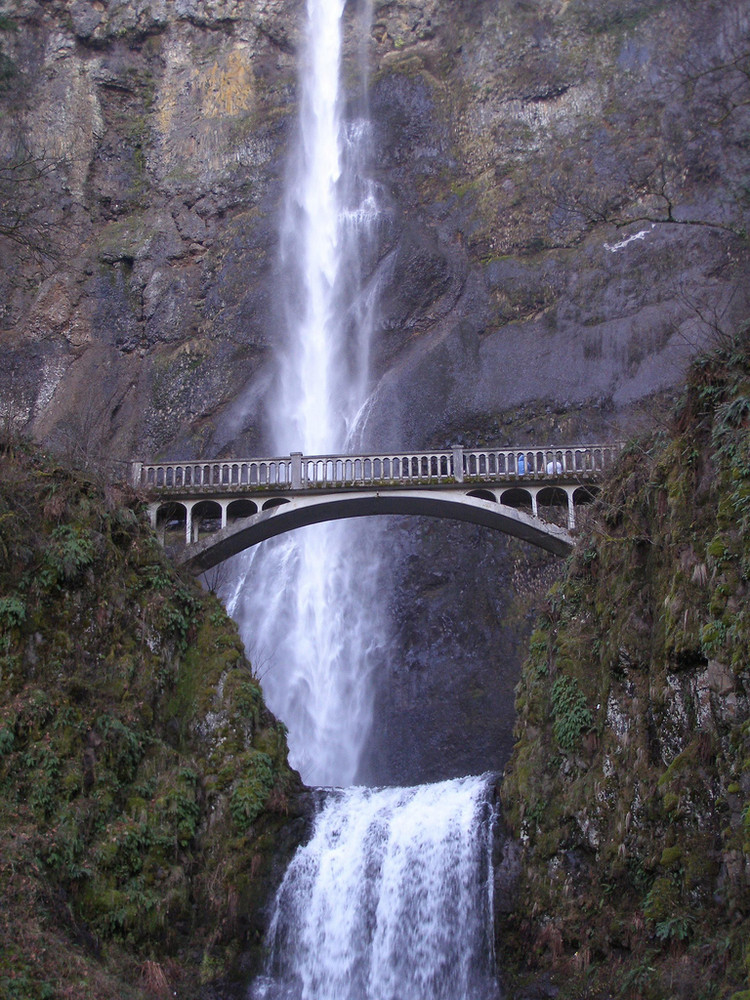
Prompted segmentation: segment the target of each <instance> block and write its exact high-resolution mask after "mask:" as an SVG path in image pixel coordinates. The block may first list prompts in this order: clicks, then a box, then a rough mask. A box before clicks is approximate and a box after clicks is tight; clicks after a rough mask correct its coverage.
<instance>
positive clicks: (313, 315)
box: [228, 0, 384, 785]
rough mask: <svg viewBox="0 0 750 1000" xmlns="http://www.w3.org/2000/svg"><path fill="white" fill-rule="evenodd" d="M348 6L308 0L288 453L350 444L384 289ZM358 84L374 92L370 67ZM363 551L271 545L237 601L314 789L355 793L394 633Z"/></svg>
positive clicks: (283, 447) (289, 211)
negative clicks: (377, 665)
mask: <svg viewBox="0 0 750 1000" xmlns="http://www.w3.org/2000/svg"><path fill="white" fill-rule="evenodd" d="M344 7H345V3H344V0H308V3H307V21H306V44H305V47H304V51H303V53H302V58H301V62H300V74H299V86H300V101H299V107H300V111H299V126H298V134H297V140H296V143H295V144H294V147H293V149H292V150H291V153H290V159H289V164H288V168H287V179H286V191H285V197H284V208H283V213H282V221H281V228H280V246H281V252H280V259H279V283H278V289H277V298H278V301H279V312H280V313H281V315H282V318H283V327H284V330H285V334H284V337H283V339H282V342H281V343H280V345H279V348H278V351H277V356H276V362H277V363H276V373H275V378H274V382H273V390H272V391H271V392H270V393H269V397H268V405H267V416H268V423H269V425H270V428H271V436H272V438H273V444H274V448H275V449H276V451H277V452H279V453H282V454H283V453H285V452H286V453H289V452H291V451H305V452H306V453H307V454H325V453H331V452H337V451H340V450H343V449H345V447H346V446H347V444H348V443H349V442H350V440H351V437H352V434H353V433H354V431H355V428H356V426H357V420H358V416H359V414H360V413H361V412H362V411H363V408H364V404H365V401H366V398H367V391H368V383H369V353H370V338H371V332H372V328H373V322H374V317H375V315H376V309H377V282H376V281H373V280H368V278H367V275H366V274H365V262H366V261H368V260H369V259H370V258H371V256H372V255H371V253H370V250H371V248H372V245H373V241H374V240H375V239H376V236H377V226H378V219H379V215H380V212H379V207H378V198H377V192H376V186H375V184H374V182H373V180H372V177H371V175H370V169H369V168H370V162H371V157H372V149H371V142H370V140H371V129H370V126H369V122H368V120H367V116H366V113H365V112H366V101H365V100H364V99H360V100H358V101H353V102H352V103H351V106H349V107H345V98H344V95H343V94H342V88H341V66H342V18H343V14H344ZM365 7H366V9H369V7H368V5H365ZM363 55H364V49H362V48H361V49H360V57H362V56H363ZM359 75H360V84H359V91H360V92H361V94H365V93H366V76H367V68H366V60H363V59H362V58H361V59H360V67H359ZM357 535H359V538H358V539H357ZM361 544H362V542H361V531H357V529H353V528H352V527H351V526H350V525H343V524H338V525H320V526H315V527H313V528H306V529H304V531H302V532H299V533H298V534H297V535H295V536H290V537H288V538H285V539H284V540H283V541H279V542H274V543H266V544H265V545H264V551H263V552H260V553H258V554H257V555H256V554H252V555H249V556H247V557H245V559H244V561H243V569H242V572H241V573H240V575H239V576H238V578H237V579H236V581H235V584H234V587H233V590H232V593H231V595H230V597H229V600H228V606H229V610H230V613H231V614H232V615H233V616H234V617H235V618H236V619H237V620H238V621H239V623H240V625H241V628H242V631H243V635H244V638H245V641H246V644H247V646H248V649H249V651H250V655H251V657H252V658H253V659H254V660H255V661H256V663H257V665H258V666H259V667H260V672H261V673H263V686H264V691H265V694H266V696H267V699H268V702H269V705H270V706H271V708H272V709H273V711H274V712H275V713H276V714H277V715H278V716H279V717H280V718H281V719H283V721H284V722H285V723H286V724H287V726H288V727H289V746H290V760H291V761H292V763H293V764H294V766H295V767H297V768H298V769H299V770H300V772H301V774H302V777H303V778H304V780H305V781H307V782H308V783H311V784H342V785H343V784H350V783H351V782H352V781H353V780H354V779H355V777H356V773H357V767H358V762H359V756H360V752H361V749H362V746H363V743H364V740H365V739H366V736H367V733H368V730H369V726H370V716H371V704H370V694H369V673H370V670H371V660H372V657H373V655H374V654H375V652H376V651H377V649H378V648H379V646H380V645H381V643H382V642H383V637H384V629H383V627H382V625H380V623H379V620H378V619H379V617H380V616H379V612H378V587H377V569H378V567H377V559H376V558H375V557H374V555H373V558H371V559H369V560H368V564H367V565H366V566H362V565H361V564H360V563H356V565H355V564H353V562H352V560H351V558H350V553H351V549H352V548H353V547H354V546H356V545H361ZM371 548H372V550H373V553H374V550H375V548H376V547H375V546H371ZM251 581H252V585H251ZM259 581H262V583H263V586H264V588H265V593H260V592H259V589H258V586H259ZM278 581H283V586H279V585H278Z"/></svg>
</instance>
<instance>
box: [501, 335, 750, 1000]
mask: <svg viewBox="0 0 750 1000" xmlns="http://www.w3.org/2000/svg"><path fill="white" fill-rule="evenodd" d="M749 358H750V339H749V338H748V334H747V332H746V331H745V332H744V333H743V335H742V336H741V337H740V338H737V339H736V340H734V341H727V342H725V343H724V344H723V345H722V347H721V348H720V349H719V350H718V351H717V352H714V353H712V354H708V355H704V356H702V357H700V358H699V359H698V361H696V363H695V365H694V367H693V369H692V371H691V374H690V377H689V381H688V386H687V389H686V390H685V392H684V393H683V394H682V396H681V398H680V401H679V404H678V406H677V409H676V411H675V414H674V417H673V420H672V422H671V423H670V424H666V425H665V426H664V428H663V429H662V430H661V431H659V432H656V433H654V434H652V435H651V436H650V437H648V438H644V439H640V440H638V441H636V442H635V443H634V444H633V445H632V446H631V447H630V448H629V449H628V451H627V452H626V453H625V454H624V455H623V457H622V459H621V461H620V464H619V467H618V469H617V470H616V474H615V476H614V479H613V481H612V483H611V484H610V485H609V486H608V488H607V489H606V490H605V491H604V492H603V494H602V497H601V500H600V502H599V503H598V504H597V506H596V510H595V515H596V516H595V521H594V523H593V524H592V526H591V530H590V532H589V534H588V536H587V537H585V538H583V539H582V540H581V544H580V547H579V548H578V549H577V551H576V553H575V555H574V556H573V558H572V559H571V562H570V564H569V566H568V567H567V570H566V572H565V574H564V576H563V577H562V578H561V580H560V581H559V582H558V583H557V584H556V586H555V587H553V589H552V590H551V591H550V594H549V599H548V602H547V605H546V607H545V608H544V609H543V613H542V615H541V616H540V618H539V621H538V623H537V627H536V630H535V631H534V633H533V635H532V637H531V645H530V655H529V658H528V660H527V662H526V664H525V666H524V669H523V674H522V680H521V684H520V686H519V691H518V699H517V710H518V722H517V730H516V735H517V744H516V748H515V750H514V753H513V757H512V760H511V763H510V765H509V768H508V771H507V773H506V778H505V782H504V785H503V799H504V803H505V807H506V816H507V818H508V820H509V822H510V824H511V826H512V827H513V832H514V834H515V836H516V837H517V838H518V839H519V846H520V849H521V884H520V886H519V890H518V894H517V899H516V907H517V908H516V911H515V913H514V915H513V916H512V917H511V918H510V919H509V920H506V921H505V923H504V926H503V931H502V936H501V941H502V945H501V946H502V947H503V948H504V949H505V953H506V956H508V958H509V962H510V964H511V965H514V966H515V968H516V971H517V972H520V975H521V978H522V977H523V973H526V974H528V973H529V971H530V970H533V971H534V972H536V973H538V972H539V970H540V969H546V970H551V972H552V974H553V976H554V977H555V980H556V981H558V980H559V982H560V983H561V984H564V988H563V992H562V994H561V995H565V996H567V995H570V996H576V997H577V996H581V995H582V992H583V990H584V984H588V988H589V989H594V990H599V991H604V992H605V993H606V992H607V991H615V992H616V994H617V995H623V996H626V995H627V996H630V995H632V996H638V997H644V998H651V997H654V998H656V997H663V996H674V997H697V996H705V997H728V996H730V995H731V994H733V993H734V991H743V990H747V960H748V950H747V948H748V937H747V928H748V919H749V917H750V871H749V869H748V853H749V851H750V843H749V842H748V815H749V814H750V811H749V809H748V802H749V801H750V781H749V780H748V753H749V752H750V745H749V744H748V719H749V718H750V701H749V700H748V699H749V696H750V673H749V664H750V627H749V625H750V620H749V618H748V603H747V592H748V586H749V585H750V561H749V558H748V553H749V549H748V541H747V539H748V514H749V513H750V507H749V506H748V497H749V496H750V465H749V463H748V457H749V456H750V364H749ZM607 995H611V994H610V993H608V994H607ZM746 995H747V993H746V992H740V993H737V996H738V997H745V996H746Z"/></svg>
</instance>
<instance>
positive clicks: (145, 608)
mask: <svg viewBox="0 0 750 1000" xmlns="http://www.w3.org/2000/svg"><path fill="white" fill-rule="evenodd" d="M6 484H7V485H6ZM51 495H52V496H53V497H54V505H55V506H54V509H55V511H56V514H55V516H54V517H46V516H45V514H44V510H45V506H46V509H48V510H49V509H50V502H51V501H50V496H51ZM120 504H121V505H120V506H112V505H111V504H109V505H108V503H107V500H106V498H105V494H104V491H103V490H100V489H99V488H98V487H96V485H95V484H92V483H90V482H86V481H85V480H83V479H80V478H78V477H77V476H76V475H75V474H71V473H70V472H68V471H66V470H58V469H56V468H55V467H54V466H52V465H50V464H49V463H48V462H46V460H45V459H44V458H43V457H42V456H38V455H36V454H31V453H30V454H20V455H19V454H18V453H17V452H13V453H9V452H5V453H3V452H0V510H3V509H5V510H7V511H12V512H13V514H14V517H13V519H12V520H13V532H12V533H10V534H3V536H2V537H3V543H4V545H5V546H6V549H7V557H8V558H7V559H6V560H4V561H3V562H2V564H0V593H2V594H3V595H4V596H5V597H6V598H7V601H6V604H5V605H3V608H4V617H3V622H4V628H3V631H2V633H1V634H0V639H2V642H3V652H4V653H5V656H6V663H8V662H10V661H11V659H12V662H13V663H14V667H13V670H12V671H11V670H8V669H7V668H5V669H3V672H2V675H0V696H1V697H0V892H2V895H3V898H4V900H6V901H7V903H8V906H7V908H3V911H2V913H0V953H2V954H7V950H6V944H8V943H9V942H11V941H13V940H14V939H15V937H16V936H17V935H18V933H19V928H21V929H22V933H23V936H24V940H25V941H26V942H27V945H28V948H29V949H31V950H35V951H36V952H37V953H38V955H39V956H40V958H39V968H38V970H37V972H38V976H37V979H38V981H39V982H43V981H44V980H45V970H48V972H49V970H54V978H57V979H60V970H59V961H58V959H57V958H56V956H58V955H60V954H65V955H70V956H71V957H70V959H69V962H70V965H71V970H73V969H74V970H75V971H74V972H73V971H71V973H70V975H75V976H77V977H81V976H84V972H83V971H82V970H87V971H86V972H85V975H86V976H89V975H91V977H92V979H91V981H92V982H96V984H97V985H96V988H95V992H94V993H92V994H85V995H87V996H89V995H91V996H97V997H101V998H103V1000H104V998H108V997H112V998H114V997H118V998H126V997H128V998H129V997H130V996H132V995H133V992H132V990H131V988H130V983H135V982H137V980H138V973H137V970H138V969H139V968H140V967H141V966H142V965H143V963H144V961H146V960H148V961H163V962H167V959H169V961H173V960H174V961H179V965H180V967H181V968H182V970H183V971H182V972H181V973H180V977H179V984H178V983H177V982H176V981H175V983H174V985H175V987H176V986H177V985H179V987H180V989H179V992H180V995H184V996H186V997H189V996H191V995H194V994H193V990H194V989H196V988H197V983H198V981H199V979H200V975H201V973H200V964H201V963H200V958H198V960H197V962H196V957H195V951H196V949H197V950H198V952H199V954H200V953H202V952H203V951H206V952H207V953H209V952H210V953H213V952H212V949H214V948H215V949H218V950H219V951H220V952H221V955H222V958H221V968H222V970H223V973H224V974H227V975H230V976H231V975H235V974H238V972H237V969H236V965H235V964H233V963H236V962H238V961H239V957H238V956H239V950H240V949H241V948H243V947H247V946H249V945H250V943H251V942H250V939H249V936H248V935H250V930H249V928H250V927H251V926H254V924H253V921H254V920H255V919H256V918H255V917H254V915H253V912H252V910H251V909H250V910H248V909H245V910H243V911H242V919H243V920H244V921H245V924H244V926H245V928H246V929H245V932H244V933H245V937H244V938H243V936H242V933H241V932H239V931H237V934H236V935H234V931H232V930H231V929H229V928H227V926H226V909H224V910H222V909H221V908H217V907H216V906H215V905H214V900H215V899H216V897H217V894H218V895H223V896H224V897H227V896H228V895H229V894H230V893H231V892H232V891H233V889H232V884H233V883H232V882H227V881H226V880H227V879H229V878H231V879H236V880H237V881H241V882H242V884H243V885H244V886H245V890H244V896H243V900H242V901H241V903H240V904H237V905H241V906H246V907H258V906H259V905H261V903H262V900H263V895H264V892H265V891H267V890H266V889H264V885H265V883H264V882H263V877H262V876H261V875H260V874H259V872H260V871H261V869H262V870H263V872H265V873H267V872H268V869H269V865H268V864H267V863H265V862H264V863H263V864H260V863H258V862H256V863H255V867H253V866H252V863H251V858H252V857H253V856H264V857H265V853H267V852H268V851H269V850H271V849H272V842H271V843H270V844H269V841H268V840H267V839H265V835H266V834H267V832H268V831H269V830H276V829H278V826H279V824H280V822H282V821H283V817H282V816H281V814H280V812H279V807H280V805H281V804H283V807H284V808H287V809H288V808H289V801H290V799H289V797H290V795H291V793H293V791H294V790H295V789H296V788H297V787H298V778H297V776H296V775H294V774H293V772H291V771H290V770H289V768H288V766H287V763H286V744H285V739H284V730H283V727H280V726H279V725H278V724H277V723H276V722H275V720H274V719H273V718H272V717H271V716H270V715H269V713H268V711H267V709H266V707H265V705H264V703H263V700H262V696H261V693H260V689H259V686H258V684H257V682H256V681H255V680H254V678H253V677H252V671H251V667H250V665H249V663H248V662H247V660H246V659H245V657H244V652H243V650H242V645H241V642H240V641H239V638H238V636H237V634H236V630H235V629H234V627H233V625H232V623H231V622H230V621H229V619H228V618H227V617H226V614H225V613H224V612H223V611H221V613H219V612H220V610H221V609H220V606H219V605H218V603H217V601H216V600H215V598H213V597H211V596H210V595H206V594H203V593H202V592H201V591H200V590H199V589H198V588H197V586H196V585H195V584H194V583H193V582H192V581H190V580H187V579H181V578H180V577H179V576H178V575H177V574H176V573H175V571H174V570H173V569H172V568H171V566H170V565H169V564H168V562H167V561H166V559H165V557H164V555H163V553H162V552H161V550H160V548H159V546H158V545H157V544H156V543H155V541H154V539H153V536H152V534H151V532H150V529H149V528H148V527H147V526H146V524H145V523H144V522H143V521H142V520H141V512H140V502H139V500H138V498H137V497H136V496H135V495H132V494H129V493H128V492H127V490H122V491H121V495H120ZM7 520H10V519H7ZM1 529H2V524H0V530H1ZM29 650H33V655H29ZM256 744H257V745H256ZM217 775H220V776H221V780H218V779H217ZM238 817H239V820H238ZM238 831H239V832H240V833H241V834H242V836H241V837H238V836H237V833H238ZM21 873H23V874H21ZM62 898H64V899H65V900H66V903H65V912H66V914H68V916H67V917H66V919H65V920H62V921H61V920H60V919H59V914H58V912H57V909H56V907H58V903H57V902H56V900H58V899H62ZM233 905H235V904H233ZM50 928H54V931H51V930H50ZM50 934H52V935H53V937H54V943H52V938H51V937H50ZM86 936H88V938H87V937H86ZM225 936H226V937H227V940H224V938H225ZM230 937H236V942H235V944H234V945H231V946H230V944H229V938H230ZM86 939H90V940H92V941H93V940H94V939H96V940H98V941H99V942H101V945H102V946H103V948H104V949H105V953H106V957H105V965H106V966H107V968H108V969H109V972H107V973H106V975H105V974H104V973H103V972H101V971H100V970H99V967H97V971H96V973H94V972H93V966H92V964H91V963H92V962H93V961H94V959H93V958H92V953H87V951H86V948H85V946H82V945H81V941H82V940H86ZM175 967H176V966H175ZM0 975H2V967H0ZM23 975H25V973H23V966H22V964H19V963H16V962H13V963H12V966H11V978H12V979H13V981H14V982H16V983H20V982H22V981H23V982H25V980H23ZM50 975H51V974H50ZM50 975H47V978H50ZM173 978H174V977H173ZM105 980H106V982H105ZM35 981H36V980H35ZM60 981H61V982H62V983H63V984H64V983H65V979H64V977H63V979H62V980H60ZM191 982H192V985H191ZM13 989H15V986H14V987H13ZM19 989H20V987H19ZM23 989H24V990H26V992H25V993H21V994H18V995H24V996H27V995H28V996H32V997H33V996H36V995H37V993H35V992H34V990H35V989H36V986H34V985H33V984H31V985H28V984H27V985H26V986H24V987H23ZM10 995H11V996H12V995H13V994H12V993H11V994H10ZM82 995H84V994H82Z"/></svg>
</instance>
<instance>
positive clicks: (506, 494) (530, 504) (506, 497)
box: [500, 486, 534, 511]
mask: <svg viewBox="0 0 750 1000" xmlns="http://www.w3.org/2000/svg"><path fill="white" fill-rule="evenodd" d="M500 503H503V504H505V505H506V506H507V507H513V508H514V509H515V510H527V511H533V510H534V499H533V495H532V493H531V491H530V490H526V489H523V488H522V487H520V486H513V487H511V489H509V490H503V491H502V492H501V494H500Z"/></svg>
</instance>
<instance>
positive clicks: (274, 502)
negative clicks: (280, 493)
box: [261, 497, 291, 510]
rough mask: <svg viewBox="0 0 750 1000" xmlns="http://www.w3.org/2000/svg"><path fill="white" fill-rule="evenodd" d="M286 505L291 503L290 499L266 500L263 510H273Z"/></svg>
mask: <svg viewBox="0 0 750 1000" xmlns="http://www.w3.org/2000/svg"><path fill="white" fill-rule="evenodd" d="M284 503H291V501H290V500H289V498H288V497H271V499H270V500H266V501H265V503H264V504H263V507H262V508H261V509H262V510H273V508H274V507H280V506H281V505H282V504H284Z"/></svg>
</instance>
